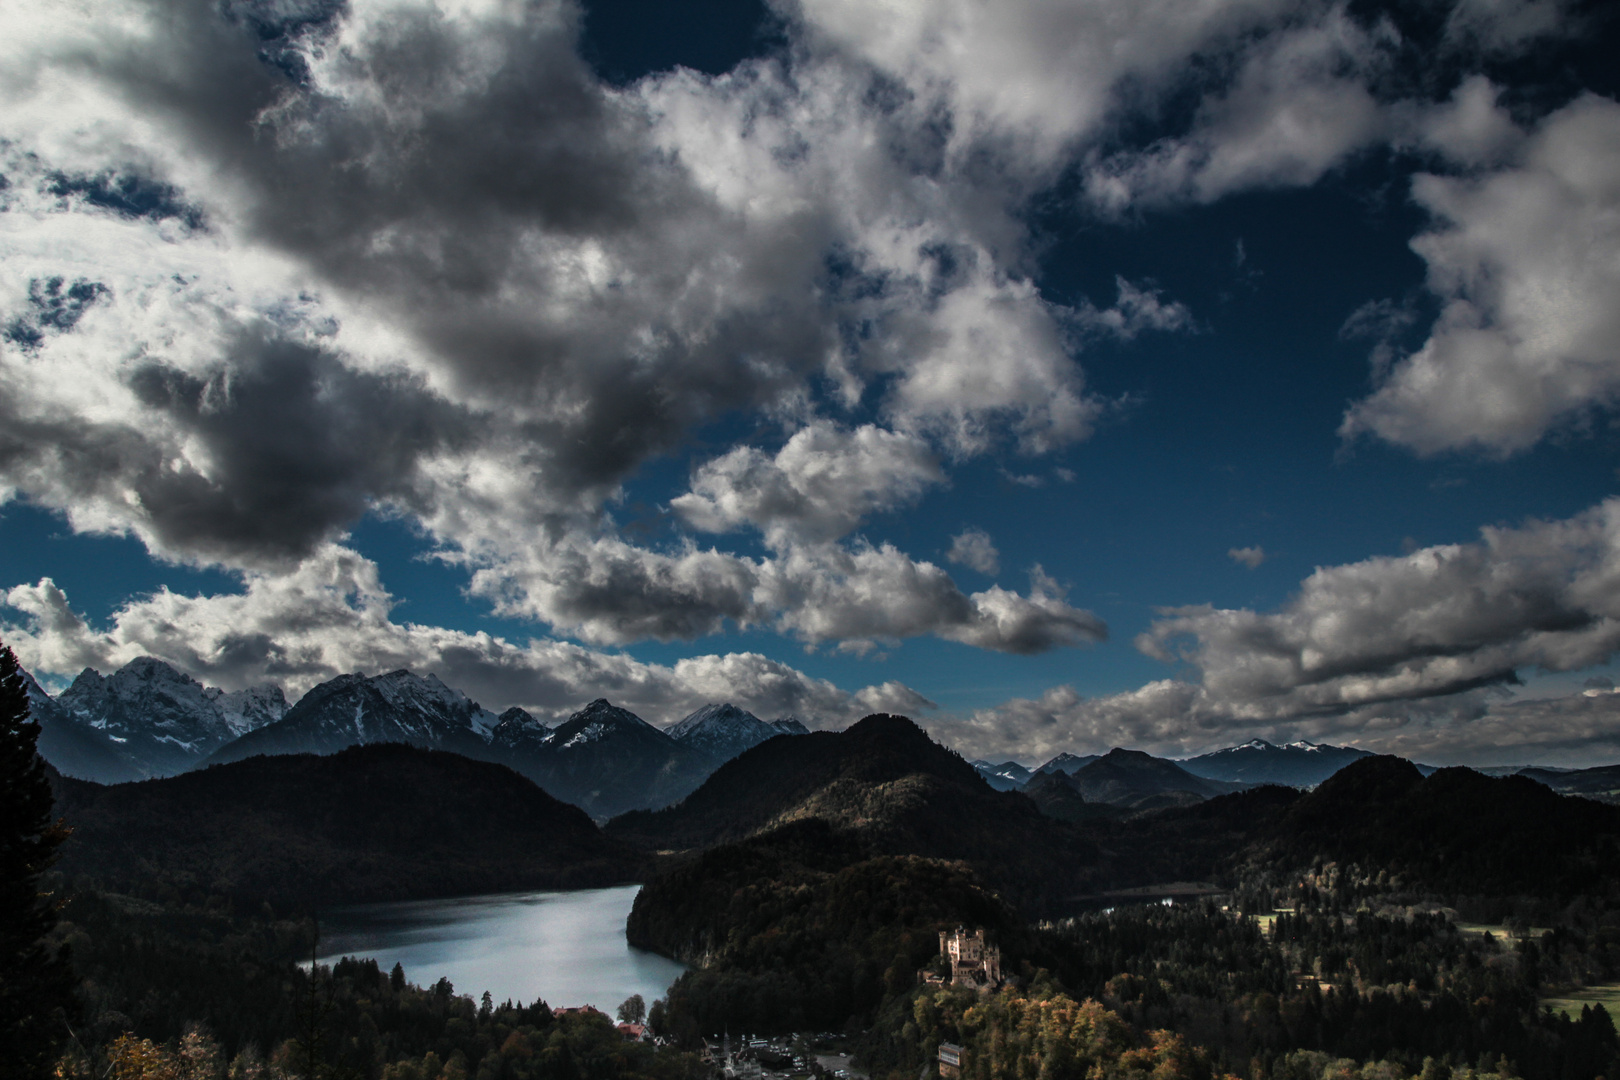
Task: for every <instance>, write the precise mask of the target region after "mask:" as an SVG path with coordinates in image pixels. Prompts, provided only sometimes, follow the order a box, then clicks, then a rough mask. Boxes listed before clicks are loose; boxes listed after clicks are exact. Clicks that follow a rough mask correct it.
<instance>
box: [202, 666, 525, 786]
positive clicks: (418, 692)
mask: <svg viewBox="0 0 1620 1080" xmlns="http://www.w3.org/2000/svg"><path fill="white" fill-rule="evenodd" d="M499 722H500V719H499V718H498V717H497V716H495V714H494V713H491V712H490V711H489V710H488V709H485V708H483V707H482V706H480V705H479V704H478V703H477V702H476V701H472V700H471V699H469V698H468V697H467V695H465V694H463V693H462V692H461V691H459V690H452V689H451V688H450V687H448V686H446V685H444V683H442V682H440V681H439V679H438V677H437V676H435V675H426V676H423V675H413V674H411V673H410V672H409V671H403V670H402V671H393V672H389V673H388V674H387V675H375V676H371V677H367V676H365V675H360V674H354V675H339V676H338V677H337V678H335V679H332V680H330V681H328V682H324V683H322V684H321V685H319V686H317V687H315V688H314V689H313V690H311V691H310V692H309V693H307V694H305V695H304V696H303V697H302V698H300V699H299V701H298V704H296V705H294V706H293V707H292V708H291V709H289V710H287V713H286V715H284V716H282V717H281V719H279V720H277V721H276V722H275V723H272V724H267V725H265V726H264V727H261V728H258V729H257V730H255V731H251V732H248V733H247V734H245V735H243V736H242V737H241V738H238V739H236V740H234V741H232V742H231V743H229V744H227V745H225V746H223V747H221V748H220V749H219V750H217V751H215V753H214V754H213V755H212V756H211V757H210V758H209V759H208V764H210V765H221V764H225V763H227V762H232V761H242V760H244V759H246V758H250V757H254V756H255V755H259V754H335V753H337V752H338V751H339V750H344V749H347V748H348V747H350V746H361V745H365V744H367V743H385V742H391V743H405V744H407V745H409V746H417V747H422V748H424V749H431V750H449V751H451V752H453V753H458V754H462V755H465V756H467V757H472V758H488V757H489V756H490V752H489V742H490V736H491V734H492V733H493V732H494V730H495V728H496V726H497V725H498V724H499Z"/></svg>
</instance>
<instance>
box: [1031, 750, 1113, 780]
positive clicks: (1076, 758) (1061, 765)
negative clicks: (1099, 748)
mask: <svg viewBox="0 0 1620 1080" xmlns="http://www.w3.org/2000/svg"><path fill="white" fill-rule="evenodd" d="M1098 756H1099V755H1097V754H1070V753H1067V752H1065V753H1062V754H1059V755H1058V756H1057V757H1055V758H1053V759H1052V760H1051V761H1048V762H1047V763H1046V764H1045V765H1042V766H1041V767H1040V768H1038V769H1036V770H1035V771H1036V772H1066V773H1068V774H1069V775H1071V776H1072V775H1074V774H1075V773H1077V772H1079V771H1080V770H1081V769H1083V768H1085V767H1086V766H1087V765H1090V764H1091V763H1092V762H1093V761H1096V760H1097V758H1098Z"/></svg>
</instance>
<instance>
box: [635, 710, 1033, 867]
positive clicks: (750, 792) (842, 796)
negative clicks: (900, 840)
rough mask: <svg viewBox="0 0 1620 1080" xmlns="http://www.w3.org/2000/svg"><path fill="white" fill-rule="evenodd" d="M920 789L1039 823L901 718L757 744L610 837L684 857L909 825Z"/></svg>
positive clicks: (1015, 799)
mask: <svg viewBox="0 0 1620 1080" xmlns="http://www.w3.org/2000/svg"><path fill="white" fill-rule="evenodd" d="M924 788H927V789H930V790H939V791H945V790H948V791H950V792H951V794H952V796H953V797H954V798H956V799H964V800H967V801H968V802H969V803H970V804H972V805H973V806H974V807H975V808H977V809H979V810H981V811H983V812H989V813H997V812H998V811H999V813H1000V814H1002V815H1006V814H1009V813H1010V814H1014V815H1017V816H1019V817H1023V818H1033V817H1034V816H1037V815H1035V813H1034V807H1033V805H1032V804H1030V802H1029V800H1028V799H1026V798H1024V797H1022V796H1019V795H1015V794H1011V793H1007V792H998V791H994V790H992V789H991V788H990V786H989V785H988V784H986V783H985V782H984V780H983V779H982V778H981V777H980V776H979V774H978V772H977V770H975V769H974V768H973V766H972V765H969V764H968V763H967V762H966V761H964V760H962V758H961V757H959V756H958V755H956V754H955V753H953V752H951V751H950V750H947V749H945V748H944V747H943V746H940V745H939V744H938V743H936V742H934V741H933V740H932V739H930V738H929V737H928V734H927V732H925V731H923V730H922V729H921V728H919V727H918V726H917V725H916V724H914V723H912V722H911V721H910V720H909V719H907V718H906V717H903V716H889V715H886V714H877V715H873V716H868V717H867V718H866V719H864V720H862V721H860V722H859V723H857V724H855V725H853V726H852V727H850V728H849V729H847V730H845V731H840V732H833V731H816V732H812V733H810V734H808V735H802V736H800V737H798V738H796V739H787V740H782V739H776V740H771V741H769V742H765V743H761V744H760V745H758V746H755V747H754V748H753V749H751V750H748V751H746V752H745V753H743V754H741V755H739V756H738V757H735V758H733V759H732V760H731V761H729V762H727V763H726V764H725V765H723V766H721V767H720V768H719V769H718V770H716V772H715V773H714V775H712V776H710V777H709V779H708V781H707V782H705V783H704V784H703V786H702V787H700V788H698V789H697V790H696V791H694V792H693V793H692V794H691V795H689V796H687V797H686V799H684V800H683V801H682V802H680V803H678V804H676V805H675V806H671V807H668V808H666V809H663V810H657V811H634V812H631V813H628V814H622V815H620V816H619V817H616V818H614V819H613V820H612V821H611V822H609V823H608V826H607V829H608V832H609V833H610V834H612V835H615V836H621V837H624V838H625V839H629V840H634V841H636V842H639V843H642V844H645V845H648V846H654V847H659V848H666V849H676V850H684V849H688V848H703V847H711V846H713V845H714V844H718V843H724V842H727V841H732V840H741V839H743V838H744V837H746V836H750V835H753V834H755V833H758V832H762V831H765V830H767V829H770V828H773V827H775V826H779V825H783V824H786V823H788V822H790V821H796V820H801V819H804V818H809V817H816V818H821V819H822V820H824V821H828V822H830V823H832V824H834V825H839V826H845V827H872V828H880V827H885V826H891V825H898V824H899V823H900V822H899V819H900V818H902V817H909V816H910V815H909V814H908V813H907V811H908V810H909V809H910V806H911V805H912V804H913V803H914V802H915V801H916V797H917V796H919V795H921V794H922V789H924ZM929 809H930V810H935V811H937V812H940V813H950V812H951V811H950V808H949V807H947V806H938V807H934V806H930V807H929Z"/></svg>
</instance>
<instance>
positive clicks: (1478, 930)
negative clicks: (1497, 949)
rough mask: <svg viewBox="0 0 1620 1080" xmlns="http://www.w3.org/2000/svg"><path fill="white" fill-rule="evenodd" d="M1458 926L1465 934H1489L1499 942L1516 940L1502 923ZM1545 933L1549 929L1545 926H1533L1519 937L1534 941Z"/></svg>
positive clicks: (1463, 923)
mask: <svg viewBox="0 0 1620 1080" xmlns="http://www.w3.org/2000/svg"><path fill="white" fill-rule="evenodd" d="M1456 926H1457V929H1458V930H1461V931H1462V932H1463V933H1465V934H1480V935H1484V934H1489V935H1491V936H1492V937H1493V938H1495V939H1496V940H1497V941H1512V940H1514V935H1513V934H1511V933H1509V931H1508V928H1507V927H1505V926H1503V925H1502V924H1500V923H1465V922H1460V923H1457V924H1456ZM1545 933H1547V927H1545V926H1532V927H1530V928H1529V929H1528V930H1526V931H1525V932H1524V933H1523V934H1522V935H1519V936H1521V937H1527V938H1530V939H1532V940H1534V939H1535V938H1539V937H1540V936H1541V935H1542V934H1545Z"/></svg>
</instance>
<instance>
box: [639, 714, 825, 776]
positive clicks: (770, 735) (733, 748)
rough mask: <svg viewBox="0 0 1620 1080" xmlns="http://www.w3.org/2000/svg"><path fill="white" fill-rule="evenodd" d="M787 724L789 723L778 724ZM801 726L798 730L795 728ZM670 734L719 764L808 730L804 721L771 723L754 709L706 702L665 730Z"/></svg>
mask: <svg viewBox="0 0 1620 1080" xmlns="http://www.w3.org/2000/svg"><path fill="white" fill-rule="evenodd" d="M784 723H785V724H786V725H787V726H786V727H783V726H778V725H782V724H784ZM794 729H797V730H794ZM665 734H667V735H668V736H669V737H670V738H672V739H674V740H675V741H676V742H679V743H680V744H682V745H683V746H686V747H688V748H690V749H692V750H696V751H698V752H699V753H700V754H703V755H704V756H706V757H707V758H708V759H709V760H710V761H712V762H714V764H716V765H721V764H724V763H725V762H727V761H730V760H731V759H732V758H734V757H736V756H737V755H738V754H740V753H742V752H743V751H744V750H749V749H752V748H753V747H755V746H758V745H759V744H760V743H762V742H764V741H765V740H766V739H774V738H776V736H778V735H783V734H796V735H803V734H807V732H806V731H805V730H804V725H803V724H801V723H799V722H798V721H797V720H795V719H793V718H791V717H789V718H787V720H786V721H782V720H779V721H777V722H776V723H775V724H767V723H766V722H765V721H763V720H761V719H760V718H759V717H757V716H755V715H754V714H753V713H751V712H748V711H747V710H745V709H739V708H738V707H737V706H735V705H733V704H731V703H730V702H727V703H726V704H723V705H705V706H703V708H701V709H699V710H697V711H696V712H694V713H692V715H690V716H688V717H687V718H686V719H684V720H682V721H681V722H680V723H678V724H676V725H674V726H673V727H671V728H668V729H667V730H666V731H665Z"/></svg>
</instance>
